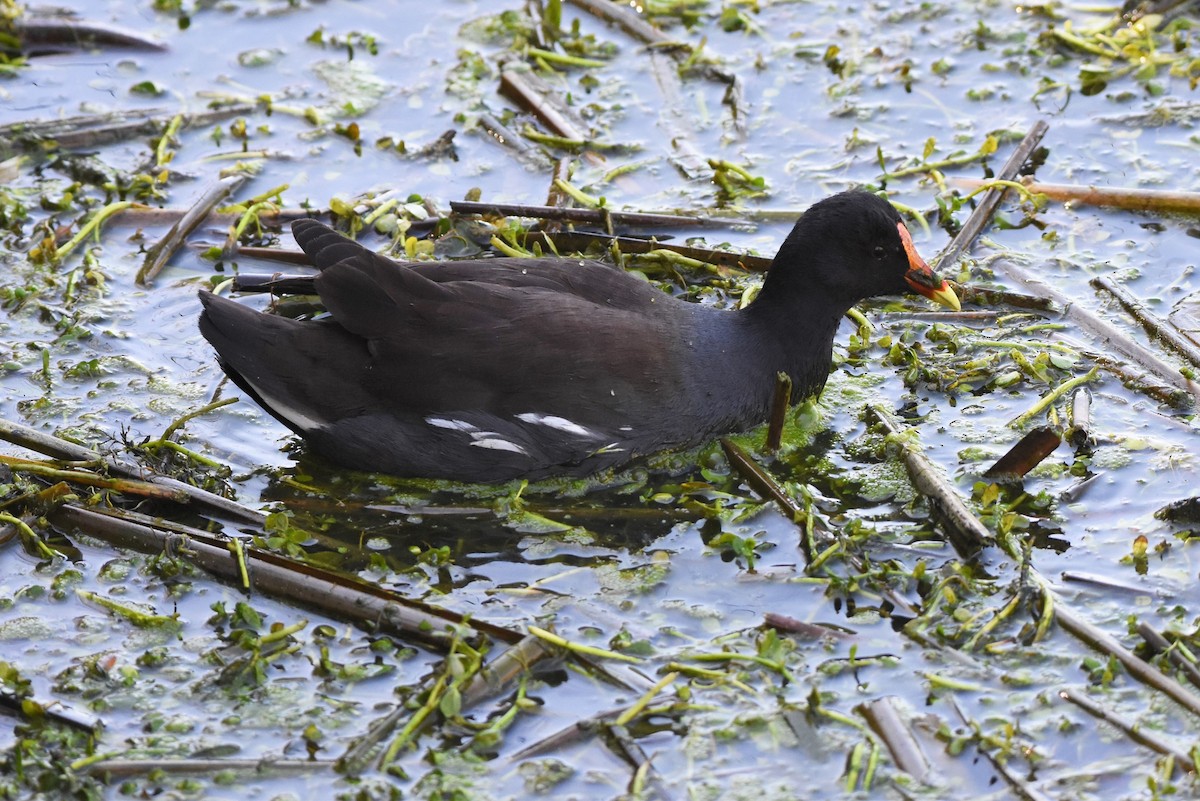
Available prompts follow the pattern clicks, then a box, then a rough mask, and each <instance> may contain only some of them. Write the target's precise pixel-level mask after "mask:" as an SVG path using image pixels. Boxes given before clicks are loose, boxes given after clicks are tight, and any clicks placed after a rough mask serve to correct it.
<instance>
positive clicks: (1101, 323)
mask: <svg viewBox="0 0 1200 801" xmlns="http://www.w3.org/2000/svg"><path fill="white" fill-rule="evenodd" d="M992 264H993V266H994V267H996V268H998V269H999V270H1000V271H1001V272H1003V273H1004V274H1005V275H1006V276H1007V277H1009V278H1011V279H1012V280H1014V281H1016V282H1017V283H1020V284H1022V285H1024V287H1025V289H1026V290H1027V291H1032V292H1036V293H1038V294H1040V295H1042V296H1043V297H1045V298H1048V299H1049V300H1051V301H1053V302H1054V303H1056V304H1058V305H1059V306H1060V307H1061V308H1062V310H1063V312H1062V314H1063V316H1064V317H1066V318H1067V319H1068V320H1070V321H1071V322H1073V323H1075V324H1076V325H1078V326H1079V327H1080V328H1082V329H1084V330H1085V331H1087V332H1088V333H1089V334H1091V335H1092V336H1093V337H1095V338H1096V339H1098V340H1099V341H1100V342H1101V343H1102V344H1104V345H1107V346H1110V347H1111V348H1112V349H1114V350H1116V351H1118V352H1119V353H1120V354H1121V355H1123V356H1125V357H1127V358H1129V359H1131V360H1133V361H1134V362H1136V363H1137V364H1138V365H1140V366H1141V367H1143V368H1144V369H1146V370H1147V371H1148V372H1150V373H1153V374H1154V375H1155V376H1157V377H1158V378H1159V379H1161V380H1162V381H1165V382H1166V383H1168V384H1170V385H1171V386H1172V387H1175V388H1177V389H1179V390H1181V391H1182V392H1183V393H1186V395H1187V398H1186V400H1187V404H1188V405H1192V404H1194V403H1195V400H1196V398H1197V397H1200V388H1198V387H1197V386H1196V385H1195V384H1193V383H1192V381H1190V380H1189V379H1187V378H1186V377H1185V376H1184V375H1183V374H1182V373H1180V371H1179V370H1178V369H1176V368H1174V367H1172V366H1170V365H1168V364H1167V363H1166V362H1164V361H1163V360H1162V359H1160V358H1159V357H1158V355H1157V354H1155V353H1154V352H1153V351H1151V350H1150V349H1148V348H1146V347H1144V346H1142V345H1139V344H1138V343H1137V342H1135V341H1133V340H1132V339H1130V338H1129V337H1128V336H1126V335H1125V334H1124V333H1123V332H1121V331H1120V330H1119V329H1117V328H1116V327H1115V326H1113V325H1112V324H1111V323H1109V322H1108V321H1106V320H1104V319H1102V318H1101V317H1100V316H1099V315H1097V314H1095V313H1094V312H1091V311H1089V310H1087V309H1085V308H1083V307H1082V306H1080V305H1079V304H1077V303H1074V302H1073V301H1071V300H1070V299H1069V298H1067V297H1065V296H1064V295H1063V294H1062V293H1061V292H1059V291H1058V290H1057V289H1054V288H1053V287H1051V286H1049V285H1048V284H1046V283H1045V282H1044V281H1042V280H1041V279H1040V278H1036V277H1034V276H1032V275H1030V274H1029V273H1027V272H1026V271H1025V270H1023V269H1021V268H1019V267H1017V266H1016V265H1015V264H1013V263H1012V262H1011V261H1008V260H1007V259H996V260H995V261H993V262H992Z"/></svg>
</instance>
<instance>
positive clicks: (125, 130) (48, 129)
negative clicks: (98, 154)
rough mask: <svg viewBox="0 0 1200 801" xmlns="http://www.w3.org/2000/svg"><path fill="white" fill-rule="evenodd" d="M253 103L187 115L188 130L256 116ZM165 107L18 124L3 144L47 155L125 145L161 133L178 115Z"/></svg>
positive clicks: (0, 132) (0, 133)
mask: <svg viewBox="0 0 1200 801" xmlns="http://www.w3.org/2000/svg"><path fill="white" fill-rule="evenodd" d="M256 108H257V106H255V105H254V104H252V103H234V104H232V105H227V106H225V107H223V108H219V109H214V110H212V111H205V112H201V113H199V114H185V115H184V117H183V126H182V127H184V128H188V127H205V126H208V125H213V124H214V123H218V122H221V121H223V120H227V119H229V118H230V117H237V116H239V115H243V114H250V113H252V112H253V111H254V110H255V109H256ZM176 113H177V112H175V111H172V110H170V109H164V108H152V109H143V110H137V111H126V112H120V113H113V114H101V115H85V116H77V117H67V118H65V119H54V120H34V121H29V122H16V123H12V124H11V125H5V126H2V127H0V142H4V143H5V144H8V145H13V146H16V147H18V148H21V149H23V150H32V151H36V152H38V153H43V152H45V150H46V145H47V143H48V142H49V143H53V144H54V145H57V146H58V147H59V148H62V149H67V150H69V149H72V148H79V147H97V146H100V145H107V144H112V143H113V142H121V141H124V140H126V139H132V138H133V137H135V136H149V135H153V134H157V133H161V132H162V131H163V130H165V129H166V127H167V126H168V125H169V124H170V122H171V120H172V119H174V118H175V116H176Z"/></svg>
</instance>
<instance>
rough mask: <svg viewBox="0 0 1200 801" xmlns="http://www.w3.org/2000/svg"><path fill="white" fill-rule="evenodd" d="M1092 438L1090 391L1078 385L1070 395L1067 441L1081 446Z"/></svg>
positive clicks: (1075, 445)
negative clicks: (1069, 423) (1069, 425)
mask: <svg viewBox="0 0 1200 801" xmlns="http://www.w3.org/2000/svg"><path fill="white" fill-rule="evenodd" d="M1091 439H1092V393H1090V392H1088V391H1087V387H1080V388H1079V389H1077V390H1075V394H1074V395H1072V396H1071V427H1070V428H1069V429H1067V441H1068V442H1070V443H1071V445H1073V446H1074V447H1076V448H1082V447H1083V446H1085V445H1087V444H1088V443H1089V442H1091Z"/></svg>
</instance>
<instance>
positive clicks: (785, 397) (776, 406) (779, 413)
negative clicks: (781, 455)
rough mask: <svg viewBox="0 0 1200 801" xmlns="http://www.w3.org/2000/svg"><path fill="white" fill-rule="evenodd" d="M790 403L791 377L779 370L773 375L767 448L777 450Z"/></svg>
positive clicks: (772, 450) (771, 450)
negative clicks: (773, 383) (773, 389)
mask: <svg viewBox="0 0 1200 801" xmlns="http://www.w3.org/2000/svg"><path fill="white" fill-rule="evenodd" d="M791 404H792V378H791V376H789V375H788V374H787V373H784V372H780V373H778V374H777V375H776V376H775V391H774V393H773V395H772V397H771V419H770V422H769V424H768V425H767V450H768V451H770V452H771V453H774V452H775V451H777V450H779V445H780V443H781V442H782V440H783V425H784V423H785V422H787V412H788V408H789V407H790V406H791Z"/></svg>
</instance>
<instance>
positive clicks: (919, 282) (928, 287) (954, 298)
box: [896, 223, 962, 311]
mask: <svg viewBox="0 0 1200 801" xmlns="http://www.w3.org/2000/svg"><path fill="white" fill-rule="evenodd" d="M896 228H898V229H899V230H900V241H901V242H903V243H904V252H905V254H907V255H908V268H909V269H908V272H906V273H905V274H904V280H905V281H907V282H908V285H909V286H910V287H912V288H913V291H914V292H920V293H921V294H922V295H924V296H925V297H927V298H929V299H930V300H932V301H933V302H934V303H940V304H942V305H943V306H949V307H950V308H951V309H954V310H955V311H959V310H960V309H962V306H961V305H960V304H959V302H958V295H956V294H954V290H953V289H951V288H950V285H949V284H948V283H946V281H945V279H943V278H942V277H940V276H939V275H938V274H937V273H935V272H934V271H933V270H931V269H929V265H928V264H926V263H925V260H924V259H922V258H921V256H920V254H919V253H917V248H916V246H915V245H913V241H912V236H911V235H910V234H909V233H908V229H907V228H906V227H905V226H904V223H896Z"/></svg>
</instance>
